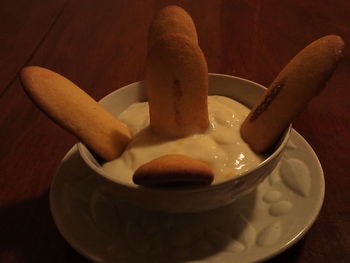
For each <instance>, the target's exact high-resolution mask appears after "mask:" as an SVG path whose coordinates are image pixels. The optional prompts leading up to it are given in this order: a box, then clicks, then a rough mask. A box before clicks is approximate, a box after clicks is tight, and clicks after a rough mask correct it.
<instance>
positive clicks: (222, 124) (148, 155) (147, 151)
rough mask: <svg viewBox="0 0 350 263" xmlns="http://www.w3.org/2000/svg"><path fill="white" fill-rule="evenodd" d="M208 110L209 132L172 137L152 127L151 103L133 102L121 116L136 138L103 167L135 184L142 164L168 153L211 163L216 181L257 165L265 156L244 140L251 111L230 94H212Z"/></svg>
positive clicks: (108, 171)
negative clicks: (242, 130) (242, 132)
mask: <svg viewBox="0 0 350 263" xmlns="http://www.w3.org/2000/svg"><path fill="white" fill-rule="evenodd" d="M194 110H195V109H194ZM208 110H209V120H210V126H209V128H208V129H207V131H206V132H205V133H201V134H194V135H191V136H187V137H183V138H179V139H169V138H165V137H161V136H159V135H156V134H154V133H153V132H152V131H151V130H150V128H149V111H148V103H147V102H140V103H135V104H132V105H130V106H129V107H128V108H127V109H125V110H124V111H123V112H122V113H121V114H120V115H119V117H118V119H119V120H121V121H122V122H123V123H125V124H126V125H127V126H128V127H129V129H130V131H131V133H132V134H133V136H134V138H133V140H132V141H131V142H130V143H129V145H128V147H127V148H126V149H125V151H124V153H123V154H122V155H121V156H120V157H119V158H118V159H115V160H113V161H109V162H106V163H105V164H104V165H103V169H104V170H105V171H106V172H107V173H108V174H110V175H111V176H115V177H116V178H118V180H121V181H123V182H125V183H129V184H133V181H132V176H133V173H134V172H135V170H136V169H137V168H138V167H140V166H141V165H143V164H145V163H147V162H149V161H151V160H153V159H155V158H158V157H160V156H163V155H166V154H181V155H185V156H189V157H192V158H194V159H197V160H200V161H202V162H205V163H207V164H208V165H209V166H210V167H211V169H212V170H213V172H214V175H215V177H214V183H218V182H222V181H225V180H228V179H231V178H233V177H237V176H239V175H240V174H242V173H244V172H246V171H248V170H251V169H253V168H255V167H256V166H258V165H259V163H261V162H262V161H263V160H264V159H265V156H264V155H258V154H256V153H254V152H253V151H252V150H251V149H250V148H249V146H248V145H247V144H246V143H245V142H244V141H243V140H242V139H241V136H240V132H239V130H240V126H241V124H242V122H243V121H244V119H245V118H246V116H247V115H248V114H249V109H248V108H247V107H245V106H244V105H242V104H241V103H239V102H237V101H234V100H232V99H230V98H227V97H223V96H209V97H208Z"/></svg>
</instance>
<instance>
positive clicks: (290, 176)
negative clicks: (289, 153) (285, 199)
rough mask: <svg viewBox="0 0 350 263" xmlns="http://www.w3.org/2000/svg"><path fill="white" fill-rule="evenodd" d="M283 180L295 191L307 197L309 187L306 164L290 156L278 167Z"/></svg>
mask: <svg viewBox="0 0 350 263" xmlns="http://www.w3.org/2000/svg"><path fill="white" fill-rule="evenodd" d="M280 173H281V177H282V179H283V182H284V183H285V184H286V186H287V187H289V188H290V189H291V190H293V191H294V192H295V193H297V194H299V195H301V196H304V197H307V196H309V193H310V188H311V177H310V170H309V168H308V167H307V166H306V164H305V163H304V162H302V161H300V160H298V159H295V158H291V159H288V160H286V161H284V162H283V163H282V165H281V167H280Z"/></svg>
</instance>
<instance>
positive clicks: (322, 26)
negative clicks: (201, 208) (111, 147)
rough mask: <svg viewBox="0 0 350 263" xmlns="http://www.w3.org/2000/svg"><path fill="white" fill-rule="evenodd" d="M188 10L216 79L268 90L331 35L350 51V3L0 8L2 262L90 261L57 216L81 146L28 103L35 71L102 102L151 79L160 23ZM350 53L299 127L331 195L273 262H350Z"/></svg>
mask: <svg viewBox="0 0 350 263" xmlns="http://www.w3.org/2000/svg"><path fill="white" fill-rule="evenodd" d="M172 3H177V4H179V5H181V6H183V7H184V8H185V9H187V10H188V11H189V12H190V13H191V15H192V17H193V19H194V21H195V23H196V26H197V30H198V35H199V38H200V45H201V47H202V49H203V52H204V53H205V55H206V58H207V61H208V66H209V71H210V72H218V73H224V74H230V75H236V76H239V77H243V78H248V79H251V80H253V81H256V82H258V83H261V84H263V85H268V84H269V83H270V82H271V81H272V80H273V78H274V77H275V76H276V74H277V73H278V72H279V71H280V70H281V69H282V67H283V66H284V65H285V64H286V63H287V62H288V61H289V59H291V58H292V57H293V56H294V55H295V54H296V53H297V52H298V51H299V50H300V49H302V48H303V47H304V46H305V45H307V44H308V43H310V42H311V41H313V40H315V39H317V38H319V37H321V36H323V35H327V34H339V35H341V36H342V37H343V39H344V40H345V42H346V43H350V22H349V21H350V20H349V18H348V16H349V15H348V10H350V2H349V1H347V0H337V1H331V0H325V1H312V0H305V1H295V0H285V1H277V0H267V1H261V0H248V1H231V0H226V1H224V0H222V1H219V0H194V1H162V0H158V1H155V0H144V1H138V0H132V1H130V0H103V1H93V0H74V1H73V0H71V1H69V0H67V1H64V0H62V1H54V0H51V1H39V0H30V1H24V0H20V1H9V0H6V1H1V3H0V21H1V23H0V94H1V95H0V110H1V114H0V141H1V144H0V262H4V263H10V262H11V263H12V262H13V263H20V262H21V263H22V262H60V263H61V262H62V263H63V262H87V260H86V259H84V258H83V257H81V256H80V255H78V254H77V253H76V252H75V251H74V250H73V249H72V248H71V247H70V246H69V245H68V244H67V243H66V241H64V239H63V238H62V237H61V236H60V235H59V233H58V231H57V229H56V227H55V225H54V223H53V220H52V218H51V215H50V211H49V198H48V189H49V186H50V183H51V179H52V174H53V172H54V170H55V169H56V168H57V166H58V164H59V162H60V160H61V158H62V157H63V156H64V154H65V153H66V152H67V150H68V149H69V148H70V147H71V146H72V145H73V144H74V143H75V142H76V139H75V138H74V137H72V136H71V135H69V134H67V133H66V132H65V131H63V130H62V129H61V128H59V127H58V126H57V125H55V124H54V123H52V122H51V121H50V120H48V118H46V116H45V115H44V114H42V113H41V112H40V111H39V110H37V109H36V108H35V107H34V106H33V105H32V103H31V102H30V101H29V99H28V98H27V97H26V95H25V94H24V92H23V90H22V88H21V85H20V83H19V81H18V79H17V78H16V75H17V73H18V71H19V70H20V68H21V67H23V66H24V65H40V66H44V67H47V68H50V69H53V70H55V71H57V72H59V73H61V74H63V75H65V76H67V77H68V78H70V79H71V80H72V81H74V82H75V83H76V84H78V85H79V86H80V87H81V88H83V89H84V90H86V91H87V92H88V93H90V94H91V95H92V96H93V97H94V98H96V99H99V98H101V97H103V96H104V95H106V94H108V93H109V92H111V91H113V90H115V89H118V88H120V87H122V86H124V85H126V84H128V83H131V82H134V81H138V80H142V79H143V78H144V64H145V58H146V38H147V30H148V26H149V24H150V22H151V19H152V16H153V14H154V12H155V11H156V10H157V9H158V8H160V7H162V6H165V5H167V4H172ZM349 76H350V60H349V49H346V52H345V58H344V59H343V61H342V62H341V64H340V66H339V67H338V70H337V72H336V74H335V75H334V76H333V78H332V79H331V80H330V82H329V83H328V85H327V87H326V88H325V89H324V90H323V92H322V93H321V94H320V95H319V96H318V97H316V98H315V99H314V100H313V101H312V102H311V103H310V104H309V105H308V107H307V108H306V110H305V111H304V112H303V113H302V114H301V115H300V116H299V117H298V119H297V120H296V121H295V123H294V127H295V129H296V130H297V131H299V132H300V133H301V134H302V135H303V137H304V138H305V139H306V140H307V141H308V142H309V143H310V145H311V146H312V147H313V149H314V150H315V152H316V154H317V155H318V157H319V159H320V162H321V164H322V166H323V169H324V173H325V180H326V196H325V202H324V206H323V208H322V211H321V213H320V215H319V217H318V219H317V220H316V222H315V224H314V225H313V227H312V228H311V229H310V231H309V232H308V234H307V235H306V236H305V237H304V238H303V239H302V240H301V241H300V242H298V243H297V244H296V245H294V246H293V247H291V248H290V249H288V250H287V251H285V252H284V253H282V254H280V255H278V256H276V257H275V258H273V259H271V260H270V261H269V262H303V263H304V262H307V263H309V262H310V263H316V262H342V263H345V262H350V195H349V193H348V192H349V190H348V189H349V187H350V179H349V178H350V176H349V175H350V168H349V166H350V165H349V164H350V157H349V154H348V153H347V152H348V151H349V149H350V107H349V105H350V89H349V86H350V78H349Z"/></svg>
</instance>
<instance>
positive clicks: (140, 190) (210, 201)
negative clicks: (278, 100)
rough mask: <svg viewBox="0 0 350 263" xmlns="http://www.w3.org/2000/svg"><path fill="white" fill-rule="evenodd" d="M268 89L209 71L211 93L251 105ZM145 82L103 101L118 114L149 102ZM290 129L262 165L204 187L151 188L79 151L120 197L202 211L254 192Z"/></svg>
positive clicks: (169, 208) (106, 187)
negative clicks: (114, 172)
mask: <svg viewBox="0 0 350 263" xmlns="http://www.w3.org/2000/svg"><path fill="white" fill-rule="evenodd" d="M264 90H265V88H264V87H263V86H261V85H259V84H257V83H254V82H252V81H249V80H245V79H242V78H238V77H233V76H227V75H221V74H209V94H213V95H222V96H227V97H230V98H232V99H234V100H236V101H238V102H241V103H242V104H244V105H246V106H248V107H249V108H251V107H252V106H253V105H254V104H255V103H256V101H257V100H258V99H259V97H260V96H261V95H262V93H263V92H264ZM145 100H146V97H145V89H144V86H143V82H136V83H133V84H130V85H128V86H125V87H123V88H121V89H118V90H116V91H115V92H112V93H111V94H109V95H108V96H106V97H104V98H103V99H102V100H101V101H100V103H101V104H102V105H103V106H104V107H105V108H106V109H107V110H108V111H110V112H111V113H112V114H114V115H115V116H117V115H118V114H119V113H120V112H121V111H123V110H124V109H125V108H126V107H127V106H129V105H130V104H132V103H135V102H139V101H145ZM289 133H290V128H289V129H288V130H287V131H286V132H285V133H284V135H283V136H282V138H281V140H280V142H279V143H278V144H277V146H276V147H275V150H274V152H273V153H271V154H270V155H269V157H268V158H267V159H265V160H264V161H263V162H262V163H261V164H260V165H259V166H257V167H256V168H255V169H252V170H250V171H248V172H246V173H244V174H243V175H242V176H240V177H236V178H233V179H230V180H227V181H224V182H221V183H217V184H212V185H210V186H203V187H192V188H189V187H182V188H181V187H176V188H169V187H168V188H147V187H139V186H137V185H133V184H126V183H124V182H122V181H120V180H118V179H117V178H116V177H112V176H110V175H109V174H107V173H106V172H105V171H104V170H103V169H102V166H101V165H100V164H99V163H98V161H97V160H96V159H95V157H94V156H93V154H91V152H90V151H89V150H88V149H87V148H86V147H85V146H84V145H83V144H82V143H79V144H78V149H79V152H80V154H81V156H82V158H83V160H84V161H85V162H86V164H87V165H88V167H90V168H91V169H92V171H94V173H95V175H96V176H97V177H98V178H99V179H100V180H99V182H100V185H101V187H102V188H103V189H104V190H105V191H106V192H108V193H109V194H110V196H111V197H114V198H115V199H116V200H120V199H122V200H126V201H128V202H130V203H132V204H134V205H137V206H140V207H144V208H147V209H153V210H159V211H165V212H174V213H182V212H199V211H205V210H211V209H214V208H218V207H221V206H225V205H228V204H230V203H231V202H233V201H234V200H236V199H237V198H239V197H241V196H243V195H245V194H247V193H248V192H250V191H252V190H253V189H254V188H255V187H256V186H257V185H258V184H259V183H260V182H261V181H262V180H263V179H264V178H265V177H266V176H267V175H268V174H270V173H271V172H272V170H273V169H274V168H275V167H276V165H277V163H278V161H279V160H280V158H281V154H282V152H283V150H284V148H285V146H286V144H287V142H288V138H289Z"/></svg>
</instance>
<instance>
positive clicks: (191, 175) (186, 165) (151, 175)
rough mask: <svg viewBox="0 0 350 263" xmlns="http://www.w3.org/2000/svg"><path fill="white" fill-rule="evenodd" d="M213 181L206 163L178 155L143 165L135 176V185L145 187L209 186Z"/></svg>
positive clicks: (212, 175)
mask: <svg viewBox="0 0 350 263" xmlns="http://www.w3.org/2000/svg"><path fill="white" fill-rule="evenodd" d="M213 179H214V174H213V172H212V170H211V168H210V167H209V166H208V165H207V164H206V163H204V162H202V161H199V160H195V159H192V158H190V157H187V156H184V155H178V154H169V155H164V156H161V157H159V158H156V159H154V160H152V161H150V162H148V163H146V164H144V165H141V166H140V167H139V168H138V169H137V170H136V171H135V173H134V176H133V181H134V183H135V184H138V185H143V186H187V185H209V184H211V182H212V181H213Z"/></svg>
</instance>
